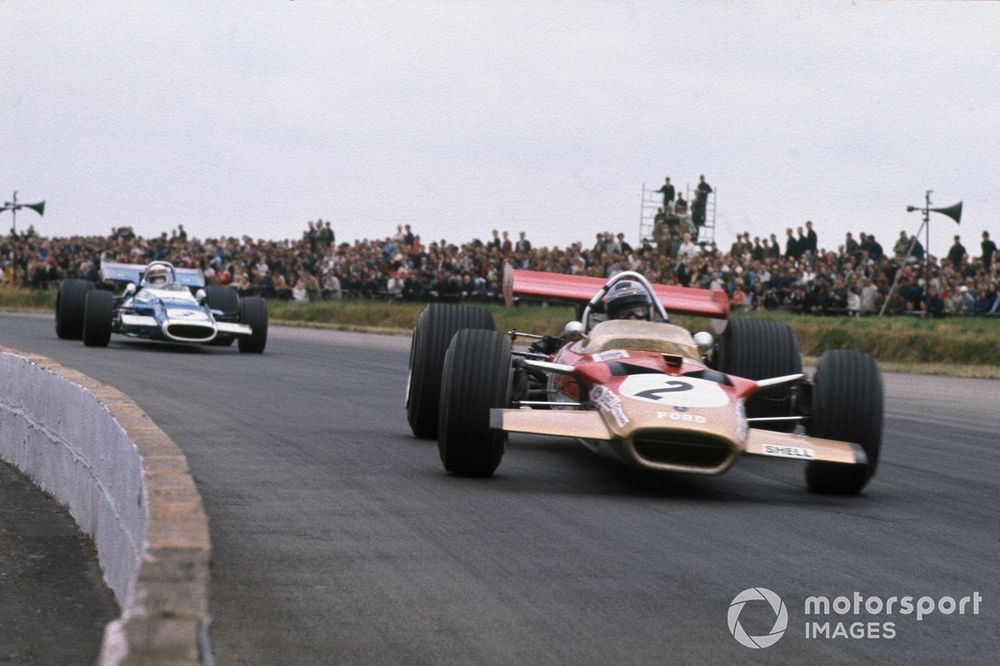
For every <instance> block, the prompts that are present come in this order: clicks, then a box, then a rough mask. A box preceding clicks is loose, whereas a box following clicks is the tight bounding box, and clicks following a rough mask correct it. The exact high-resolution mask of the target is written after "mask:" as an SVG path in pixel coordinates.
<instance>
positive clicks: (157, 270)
mask: <svg viewBox="0 0 1000 666" xmlns="http://www.w3.org/2000/svg"><path fill="white" fill-rule="evenodd" d="M143 282H144V283H145V286H147V287H152V288H153V289H165V288H168V287H169V286H170V285H172V284H173V283H174V272H173V271H172V270H170V268H169V267H168V266H162V265H155V266H150V267H149V268H148V269H147V270H146V276H145V278H144V279H143Z"/></svg>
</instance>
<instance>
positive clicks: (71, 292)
mask: <svg viewBox="0 0 1000 666" xmlns="http://www.w3.org/2000/svg"><path fill="white" fill-rule="evenodd" d="M94 289H96V287H95V286H94V283H93V282H90V281H89V280H63V281H62V282H61V283H60V284H59V291H58V293H57V294H56V335H57V336H58V337H59V338H60V339H62V340H79V339H81V338H82V337H83V310H84V308H85V307H86V303H87V294H89V293H90V292H92V291H94Z"/></svg>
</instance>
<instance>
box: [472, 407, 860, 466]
mask: <svg viewBox="0 0 1000 666" xmlns="http://www.w3.org/2000/svg"><path fill="white" fill-rule="evenodd" d="M490 427H491V428H493V429H494V430H503V431H505V432H519V433H527V434H533V435H549V436H552V437H572V438H578V439H587V440H596V441H613V440H615V439H616V436H615V435H614V434H612V432H611V431H610V430H609V429H608V427H607V425H605V422H604V419H603V418H602V417H601V415H600V413H599V412H596V411H569V410H565V411H563V410H535V409H492V410H490ZM690 430H692V431H697V428H691V429H690ZM734 441H738V440H734ZM737 446H738V445H737ZM740 453H744V454H750V455H759V456H767V457H771V458H787V459H793V460H806V461H810V460H816V461H823V462H832V463H844V464H853V465H864V464H866V463H867V462H868V458H867V456H866V455H865V452H864V449H862V448H861V446H859V445H858V444H855V443H852V442H841V441H837V440H833V439H823V438H821V437H811V436H808V435H795V434H788V433H780V432H773V431H770V430H761V429H759V428H749V429H748V434H747V437H746V439H745V440H744V441H743V443H742V450H741V451H740ZM690 471H697V470H693V469H692V470H690ZM718 471H724V468H723V469H721V470H718ZM716 473H717V471H716Z"/></svg>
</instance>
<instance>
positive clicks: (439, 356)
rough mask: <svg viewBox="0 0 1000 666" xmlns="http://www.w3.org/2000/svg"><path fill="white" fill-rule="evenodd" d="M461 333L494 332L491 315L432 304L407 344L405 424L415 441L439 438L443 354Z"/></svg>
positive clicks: (469, 306)
mask: <svg viewBox="0 0 1000 666" xmlns="http://www.w3.org/2000/svg"><path fill="white" fill-rule="evenodd" d="M463 329H476V330H485V331H493V330H495V329H496V326H495V325H494V324H493V315H492V314H490V312H489V311H488V310H485V309H483V308H478V307H474V306H471V305H451V304H445V303H432V304H431V305H428V306H427V307H426V308H424V310H423V312H421V313H420V318H419V319H418V320H417V325H416V327H415V328H414V329H413V337H412V338H411V340H410V373H409V380H408V381H407V385H406V420H407V421H408V422H409V424H410V430H412V431H413V434H414V435H416V436H417V437H425V438H428V439H431V438H434V437H436V436H437V434H438V412H439V410H440V403H439V400H440V397H441V369H442V368H443V367H444V356H445V352H447V351H448V344H449V343H450V342H451V339H452V338H453V337H454V336H455V334H456V333H458V332H459V331H461V330H463Z"/></svg>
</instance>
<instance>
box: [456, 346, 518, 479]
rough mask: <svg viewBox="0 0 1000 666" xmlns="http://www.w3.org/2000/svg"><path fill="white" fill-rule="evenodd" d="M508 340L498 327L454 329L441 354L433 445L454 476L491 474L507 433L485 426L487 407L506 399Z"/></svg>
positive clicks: (507, 401)
mask: <svg viewBox="0 0 1000 666" xmlns="http://www.w3.org/2000/svg"><path fill="white" fill-rule="evenodd" d="M510 367H511V354H510V340H508V339H507V337H506V336H504V334H503V333H500V332H498V331H486V330H473V329H466V330H462V331H459V332H458V333H456V334H455V337H454V338H452V340H451V344H450V345H449V346H448V353H447V354H445V358H444V370H443V373H442V378H441V379H442V384H441V405H440V414H439V418H438V451H439V452H440V453H441V462H442V463H443V464H444V468H445V469H446V470H448V471H449V472H451V473H452V474H458V475H460V476H492V474H493V472H494V471H495V470H496V468H497V465H499V464H500V459H501V458H502V457H503V450H504V444H505V443H506V442H507V433H505V432H503V431H502V430H492V429H491V428H490V409H493V408H503V407H507V406H508V405H509V404H510V376H511V375H510Z"/></svg>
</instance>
